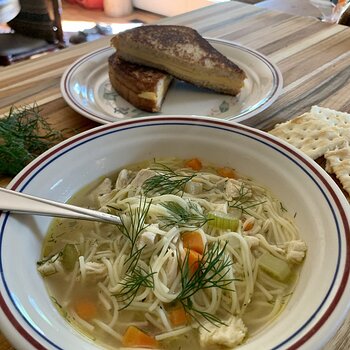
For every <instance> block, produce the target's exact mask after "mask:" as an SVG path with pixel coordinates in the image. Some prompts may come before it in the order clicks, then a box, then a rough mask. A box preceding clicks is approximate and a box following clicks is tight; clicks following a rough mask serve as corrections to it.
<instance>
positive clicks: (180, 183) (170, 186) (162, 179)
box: [142, 163, 196, 195]
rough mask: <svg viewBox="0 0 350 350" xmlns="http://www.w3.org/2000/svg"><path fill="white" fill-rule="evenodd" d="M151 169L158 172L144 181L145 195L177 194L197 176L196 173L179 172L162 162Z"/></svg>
mask: <svg viewBox="0 0 350 350" xmlns="http://www.w3.org/2000/svg"><path fill="white" fill-rule="evenodd" d="M151 169H152V170H154V171H155V172H156V175H154V176H152V177H150V178H149V179H147V180H146V181H145V182H144V183H143V185H142V188H143V191H144V194H145V195H155V194H159V195H163V194H177V193H179V192H183V191H184V187H185V185H186V183H187V182H188V181H190V180H191V179H193V178H194V177H195V176H196V175H195V174H194V175H181V174H178V173H176V172H175V171H174V170H172V169H171V168H169V167H168V166H166V165H165V164H161V163H156V166H155V167H153V168H151Z"/></svg>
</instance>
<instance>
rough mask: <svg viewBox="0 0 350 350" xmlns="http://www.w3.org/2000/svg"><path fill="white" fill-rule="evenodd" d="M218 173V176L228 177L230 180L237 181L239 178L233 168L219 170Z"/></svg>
mask: <svg viewBox="0 0 350 350" xmlns="http://www.w3.org/2000/svg"><path fill="white" fill-rule="evenodd" d="M216 172H217V173H218V175H220V176H222V177H228V178H229V179H235V178H236V177H237V176H236V172H235V171H234V170H233V169H232V168H228V167H223V168H218V169H217V170H216Z"/></svg>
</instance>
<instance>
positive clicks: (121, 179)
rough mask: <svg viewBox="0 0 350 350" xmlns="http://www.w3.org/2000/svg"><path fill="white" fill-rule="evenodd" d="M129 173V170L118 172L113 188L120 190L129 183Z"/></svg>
mask: <svg viewBox="0 0 350 350" xmlns="http://www.w3.org/2000/svg"><path fill="white" fill-rule="evenodd" d="M129 178H130V173H129V170H127V169H123V170H121V171H120V173H119V175H118V178H117V181H116V182H115V188H116V189H117V190H120V189H122V188H124V187H125V186H126V185H127V184H128V183H129Z"/></svg>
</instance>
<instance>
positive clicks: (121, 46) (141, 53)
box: [111, 25, 246, 95]
mask: <svg viewBox="0 0 350 350" xmlns="http://www.w3.org/2000/svg"><path fill="white" fill-rule="evenodd" d="M111 44H112V45H113V46H114V47H115V48H116V49H117V55H118V56H119V57H121V58H122V59H124V60H126V61H129V62H134V63H138V64H142V65H146V66H150V67H154V68H157V69H160V70H163V71H166V72H168V73H169V74H171V75H173V76H174V77H176V78H178V79H181V80H184V81H187V82H190V83H192V84H195V85H197V86H201V87H206V88H210V89H213V90H215V91H218V92H220V93H224V94H230V95H237V94H238V93H239V92H240V90H241V88H242V87H243V84H244V79H245V77H246V75H245V73H244V72H243V70H242V69H240V68H239V67H238V66H237V65H236V64H234V63H233V62H232V61H230V60H229V59H228V58H226V57H225V56H224V55H222V54H221V53H220V52H219V51H217V50H216V49H215V48H214V47H212V46H211V45H210V43H209V42H208V41H207V40H205V39H204V38H203V37H201V36H200V35H199V34H198V33H197V32H196V31H195V30H194V29H192V28H189V27H184V26H176V25H147V26H141V27H137V28H133V29H130V30H127V31H125V32H121V33H119V34H117V35H116V36H114V37H113V38H112V40H111Z"/></svg>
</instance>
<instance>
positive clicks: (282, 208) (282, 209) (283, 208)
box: [280, 202, 288, 212]
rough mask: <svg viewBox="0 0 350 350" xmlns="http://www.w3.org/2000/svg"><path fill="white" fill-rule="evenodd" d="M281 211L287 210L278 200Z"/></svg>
mask: <svg viewBox="0 0 350 350" xmlns="http://www.w3.org/2000/svg"><path fill="white" fill-rule="evenodd" d="M280 208H281V211H284V212H287V211H288V210H287V209H286V208H285V207H284V206H283V204H282V202H280Z"/></svg>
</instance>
